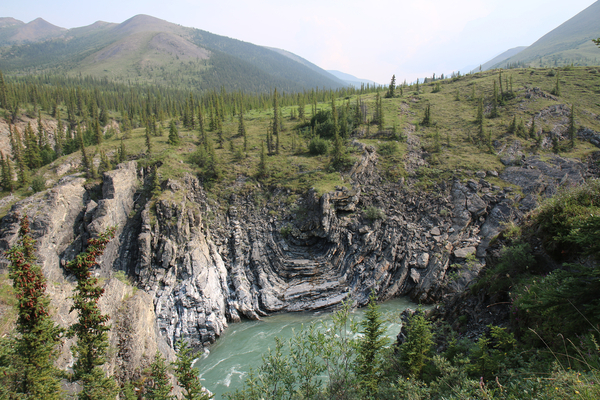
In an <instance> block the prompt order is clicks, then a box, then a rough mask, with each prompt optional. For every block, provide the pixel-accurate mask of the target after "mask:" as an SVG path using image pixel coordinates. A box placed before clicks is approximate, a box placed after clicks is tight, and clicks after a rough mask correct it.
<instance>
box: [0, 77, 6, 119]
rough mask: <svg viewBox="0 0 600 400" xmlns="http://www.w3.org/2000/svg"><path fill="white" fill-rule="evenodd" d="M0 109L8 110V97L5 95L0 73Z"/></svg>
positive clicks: (4, 85) (2, 78) (4, 86)
mask: <svg viewBox="0 0 600 400" xmlns="http://www.w3.org/2000/svg"><path fill="white" fill-rule="evenodd" d="M0 107H2V108H4V109H5V110H8V97H7V95H6V84H5V83H4V75H2V71H0Z"/></svg>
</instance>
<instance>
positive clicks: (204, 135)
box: [198, 105, 206, 144]
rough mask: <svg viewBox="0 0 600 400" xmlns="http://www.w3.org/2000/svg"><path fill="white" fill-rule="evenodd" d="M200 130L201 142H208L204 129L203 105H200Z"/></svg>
mask: <svg viewBox="0 0 600 400" xmlns="http://www.w3.org/2000/svg"><path fill="white" fill-rule="evenodd" d="M198 132H200V135H199V136H200V137H199V139H200V144H203V143H204V142H206V132H205V131H204V113H203V112H202V105H199V106H198Z"/></svg>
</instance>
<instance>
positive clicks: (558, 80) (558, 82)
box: [552, 71, 560, 96]
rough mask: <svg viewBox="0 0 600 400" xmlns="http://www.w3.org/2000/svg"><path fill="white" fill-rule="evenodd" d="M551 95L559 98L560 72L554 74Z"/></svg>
mask: <svg viewBox="0 0 600 400" xmlns="http://www.w3.org/2000/svg"><path fill="white" fill-rule="evenodd" d="M552 94H553V95H555V96H560V71H557V72H556V84H555V85H554V89H553V90H552Z"/></svg>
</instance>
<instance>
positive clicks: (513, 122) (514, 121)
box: [508, 115, 517, 133]
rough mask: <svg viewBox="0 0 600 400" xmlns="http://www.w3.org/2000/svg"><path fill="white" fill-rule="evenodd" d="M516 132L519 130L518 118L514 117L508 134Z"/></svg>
mask: <svg viewBox="0 0 600 400" xmlns="http://www.w3.org/2000/svg"><path fill="white" fill-rule="evenodd" d="M516 130H517V116H516V115H514V116H513V119H512V121H511V123H510V125H508V132H509V133H515V132H516Z"/></svg>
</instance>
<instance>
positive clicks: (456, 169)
mask: <svg viewBox="0 0 600 400" xmlns="http://www.w3.org/2000/svg"><path fill="white" fill-rule="evenodd" d="M596 69H597V67H575V68H568V69H560V71H558V70H557V69H556V68H554V69H550V68H541V69H514V70H505V71H502V78H503V90H506V82H507V81H508V80H510V79H512V87H513V90H514V92H515V95H516V96H515V97H514V98H513V99H511V100H508V101H506V103H505V104H503V105H500V106H499V107H498V117H497V118H493V119H492V118H485V121H484V123H485V129H486V131H487V132H489V135H490V138H491V141H492V142H493V143H494V144H495V146H493V149H492V151H490V149H489V148H488V147H487V146H486V145H484V144H481V143H478V142H477V140H475V139H476V136H477V129H478V128H477V126H476V124H475V122H474V120H475V116H476V110H477V101H478V98H479V97H480V96H482V97H483V98H484V105H485V106H486V108H487V109H488V110H489V107H490V98H491V96H492V93H493V85H494V81H496V82H497V81H498V76H499V71H486V72H482V73H476V74H472V75H467V76H462V77H460V78H458V79H445V80H441V81H436V82H435V83H428V84H421V85H420V91H419V94H418V95H415V94H414V92H415V88H414V87H412V88H410V87H407V88H404V90H403V92H404V94H403V96H398V97H396V98H392V99H386V98H384V99H383V108H384V115H385V126H386V129H385V130H384V131H382V132H379V131H378V129H377V127H376V126H375V125H371V126H369V127H367V126H366V125H361V126H358V127H355V129H356V130H358V131H363V132H368V135H367V136H366V137H364V136H363V137H360V138H359V140H360V141H361V142H363V143H365V144H368V145H373V146H374V147H375V148H376V149H377V150H378V153H380V154H379V159H378V164H377V168H378V169H379V171H380V173H381V175H382V176H383V177H384V178H386V179H387V180H388V181H389V182H397V181H398V180H399V179H400V178H406V177H409V176H408V173H407V172H406V165H405V163H406V154H407V152H408V145H407V143H406V142H405V141H402V139H404V138H403V136H404V135H405V134H406V133H407V132H410V131H411V129H412V127H413V126H414V125H415V124H420V122H421V120H422V119H423V115H424V111H425V107H426V106H427V105H430V107H431V118H432V120H433V123H432V125H431V126H429V127H423V126H421V127H419V128H418V130H417V131H415V132H414V133H412V134H413V135H414V137H415V138H417V139H418V140H419V141H420V145H421V146H422V147H423V148H424V149H425V150H426V151H427V153H426V155H425V156H426V161H428V163H429V165H428V166H425V167H421V168H419V169H418V170H417V172H416V174H415V175H413V176H412V178H414V179H416V181H413V183H414V184H416V186H417V187H418V188H422V189H427V188H431V187H433V186H434V185H435V184H436V183H439V182H441V181H442V180H448V179H451V178H452V177H459V178H462V179H467V178H470V177H471V176H472V175H471V173H472V172H474V171H478V170H484V171H489V170H496V171H498V172H501V171H502V170H503V169H504V165H503V164H502V163H501V162H500V157H499V156H498V155H497V154H496V152H497V149H499V148H501V147H502V146H509V145H511V144H512V143H513V142H515V141H516V140H518V141H520V142H521V145H522V148H523V149H524V151H525V152H526V153H537V154H539V155H540V156H541V157H547V156H549V155H550V154H551V151H550V150H551V149H537V148H536V143H535V141H534V140H532V139H529V138H517V137H516V136H515V135H514V134H510V133H508V126H509V124H510V122H511V121H512V119H513V117H514V116H516V118H517V120H519V119H523V121H524V122H525V124H526V129H527V128H528V127H527V125H528V124H529V121H530V120H531V117H532V116H533V115H538V114H539V112H540V111H542V110H544V109H546V108H547V107H549V106H552V105H562V104H564V105H566V106H567V107H569V109H570V105H571V104H574V105H575V110H576V124H577V126H578V127H579V126H583V127H588V128H590V129H592V130H594V131H597V132H598V131H600V121H599V120H598V118H597V110H598V108H597V107H598V93H600V84H599V83H600V81H599V79H598V74H597V73H594V71H596ZM552 71H554V72H559V73H560V82H561V93H562V95H561V96H560V97H558V98H557V99H556V100H554V99H552V98H542V97H540V98H535V99H526V98H525V93H526V91H527V89H528V88H534V87H537V88H540V89H542V90H543V91H544V92H545V93H549V92H550V91H551V90H552V89H553V88H554V86H555V82H556V79H555V76H551V75H552ZM532 72H533V73H532ZM435 84H439V86H440V88H441V90H440V91H439V92H437V93H433V91H434V90H433V89H434V88H435ZM457 91H458V93H459V96H458V97H459V100H458V101H457V100H456V92H457ZM399 92H400V91H399V90H397V93H398V94H399ZM473 94H474V96H473ZM356 100H357V99H356V96H350V97H348V98H346V99H339V100H338V101H337V108H338V109H341V108H342V107H344V106H345V104H346V101H348V102H349V104H350V105H351V106H354V104H356ZM360 100H361V101H363V102H364V103H365V104H366V105H367V108H368V110H369V115H368V117H369V119H371V118H372V115H373V111H374V105H375V94H368V95H362V96H360ZM293 107H296V106H286V107H281V109H280V112H281V115H282V116H283V130H282V132H281V134H280V152H279V154H273V155H269V156H268V157H267V168H268V171H269V173H268V176H266V177H264V178H261V179H260V180H258V179H257V178H256V173H257V167H258V164H259V160H260V152H261V145H262V143H263V142H264V141H265V140H266V132H267V127H268V124H269V121H270V120H271V119H272V114H273V110H272V108H264V109H260V108H259V109H253V110H247V111H246V112H245V114H244V118H245V126H246V130H247V137H248V145H247V151H245V152H244V151H240V150H243V138H242V137H241V136H239V135H238V133H237V130H238V117H237V116H232V115H227V116H226V118H225V121H224V123H223V147H222V148H221V147H219V145H218V143H217V134H216V132H208V133H207V134H208V137H209V138H210V139H211V140H213V141H214V143H215V152H216V155H217V158H218V160H219V164H220V166H221V169H222V170H223V176H222V179H221V180H220V181H219V182H218V183H217V184H213V185H211V188H210V191H211V192H212V194H211V195H212V196H213V197H214V198H215V199H217V198H224V197H225V196H228V195H229V194H231V193H232V191H236V190H247V189H248V188H251V190H255V189H256V188H258V187H259V186H260V187H262V188H264V187H267V188H271V189H273V188H282V189H289V190H291V191H292V192H293V193H302V192H305V191H306V190H308V189H310V188H314V189H316V190H317V192H318V193H319V194H323V193H325V192H327V191H330V190H333V189H334V188H335V187H336V186H344V185H346V186H348V177H347V176H346V174H347V170H345V171H344V170H343V171H341V172H340V171H336V170H335V169H333V168H332V167H331V165H330V157H329V155H320V156H313V155H310V154H309V152H308V148H307V145H308V141H309V138H308V137H306V136H303V135H302V134H301V133H298V131H297V128H298V127H299V126H301V124H302V121H300V120H298V119H295V120H292V119H291V118H290V110H291V109H292V108H293ZM317 108H318V109H324V110H327V109H329V108H330V102H329V101H328V102H325V103H319V104H318V107H317ZM305 109H306V113H307V119H309V118H310V117H311V106H310V104H307V106H306V107H305ZM62 111H63V114H64V115H66V110H62ZM113 116H114V114H113ZM48 118H49V117H48ZM205 118H207V116H205ZM565 118H566V117H551V116H550V117H548V118H545V120H539V119H538V120H536V126H538V128H541V129H542V130H543V134H544V135H547V134H548V131H549V130H550V129H551V127H553V126H554V125H555V124H561V125H565V127H566V121H565ZM207 119H208V118H207ZM168 125H169V121H162V126H163V136H158V137H152V139H151V140H152V147H153V149H152V154H151V156H150V157H146V156H145V152H146V144H145V130H144V128H136V129H133V131H132V132H131V133H130V135H129V138H128V139H126V140H125V145H126V148H127V152H128V154H129V155H130V157H133V158H137V159H139V160H140V162H141V163H142V165H154V164H156V163H159V165H160V168H159V175H160V177H161V180H162V181H164V180H165V179H180V178H181V177H183V176H184V175H186V174H192V175H194V174H200V173H201V170H200V169H199V168H198V167H197V166H196V165H194V164H192V163H190V161H189V155H190V154H191V153H192V152H194V151H195V149H196V147H197V145H198V131H197V130H188V129H184V128H183V127H181V126H180V127H179V135H180V138H181V144H180V145H178V146H170V145H169V144H168V143H167V140H168ZM205 125H208V123H206V124H205ZM393 126H396V132H397V134H396V135H393V134H392V133H391V131H392V127H393ZM436 132H438V133H439V142H440V143H439V144H440V145H439V146H437V148H436V146H434V140H435V139H434V138H435V134H436ZM120 137H121V134H117V135H115V136H113V137H112V138H110V139H107V140H105V141H104V142H103V143H102V145H100V146H91V147H88V148H87V151H88V153H91V154H94V155H95V157H96V159H98V157H99V154H100V150H103V151H105V152H106V153H107V154H109V155H111V154H112V155H113V157H114V155H116V150H117V148H118V147H119V145H120ZM398 139H400V141H398ZM231 144H232V145H233V148H234V151H231V149H230V147H231ZM391 147H394V149H393V150H390V149H391ZM593 151H596V148H595V147H594V146H592V145H591V144H589V143H587V142H582V141H578V142H577V145H576V147H575V148H574V149H569V148H568V146H566V145H564V143H563V146H562V149H561V151H560V155H561V156H564V157H568V158H575V159H579V160H584V159H586V158H587V156H588V155H589V154H590V153H591V152H593ZM240 154H241V157H240ZM348 154H349V156H350V159H351V160H356V159H358V158H359V157H360V154H358V153H356V150H355V149H354V148H353V147H348ZM66 157H75V158H76V157H80V153H79V152H76V153H74V154H71V155H68V156H66ZM62 161H63V160H58V161H56V162H55V163H54V164H53V165H50V166H46V167H43V168H41V169H40V170H39V171H38V172H37V173H38V174H46V176H47V177H49V178H50V179H57V178H59V177H57V176H56V174H55V172H54V171H55V170H54V165H56V164H57V163H60V162H62ZM70 173H72V171H71V172H70ZM240 176H243V177H245V178H244V180H245V182H246V183H245V184H244V185H242V186H240V185H236V184H235V182H236V180H238V178H239V177H240ZM492 181H493V182H492V183H493V184H494V185H497V186H500V187H505V186H507V183H506V182H503V181H502V180H501V179H498V178H493V179H492ZM236 188H237V189H236ZM15 194H16V195H17V197H18V198H23V197H25V196H28V195H29V194H30V192H29V191H27V190H24V189H19V190H18V191H17V192H16V193H15ZM6 211H7V208H6V209H5V210H4V212H6Z"/></svg>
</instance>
